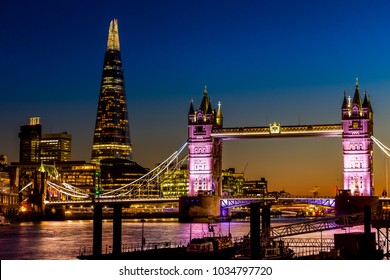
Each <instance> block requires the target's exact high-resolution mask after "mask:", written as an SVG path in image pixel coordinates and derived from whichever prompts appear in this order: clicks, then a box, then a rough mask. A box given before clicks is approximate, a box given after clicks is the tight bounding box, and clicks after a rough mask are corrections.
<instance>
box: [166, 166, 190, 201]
mask: <svg viewBox="0 0 390 280" xmlns="http://www.w3.org/2000/svg"><path fill="white" fill-rule="evenodd" d="M168 173H169V172H168V171H167V172H166V174H165V175H168ZM161 191H162V194H163V197H180V196H183V195H187V194H188V166H187V165H183V166H182V167H181V168H180V169H178V170H176V171H175V172H173V174H172V175H170V176H168V177H167V178H166V179H165V180H164V181H163V182H161Z"/></svg>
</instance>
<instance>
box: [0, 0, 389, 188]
mask: <svg viewBox="0 0 390 280" xmlns="http://www.w3.org/2000/svg"><path fill="white" fill-rule="evenodd" d="M80 2H81V3H80ZM389 12H390V4H388V3H387V1H309V0H308V1H299V0H295V1H229V0H224V1H203V0H198V1H183V0H181V1H148V0H143V1H131V0H128V1H77V0H67V1H39V0H37V1H27V0H4V1H2V2H1V4H0V27H1V30H2V36H1V37H0V46H1V66H2V67H1V68H0V82H1V90H0V91H1V103H0V104H1V110H0V118H1V122H0V131H1V137H0V154H7V155H9V157H10V160H11V161H12V162H15V161H18V160H19V139H18V132H19V129H20V126H21V125H24V124H26V123H27V122H28V119H29V117H31V116H40V117H41V121H42V124H43V132H44V133H50V132H53V133H55V132H63V131H67V132H68V133H70V134H72V137H73V138H72V142H73V143H72V158H73V160H85V161H89V160H90V156H91V149H92V147H91V146H92V140H93V130H94V126H95V118H96V110H97V101H98V96H99V88H100V82H101V74H102V66H103V58H104V52H105V48H106V42H107V33H108V27H109V23H110V20H111V19H113V18H117V19H118V24H119V37H120V43H121V53H122V62H123V65H124V74H125V84H126V94H127V103H128V110H129V121H130V133H131V140H132V144H133V148H134V154H133V158H134V160H135V161H137V162H138V163H139V164H141V165H143V166H144V167H149V168H150V167H153V166H154V165H155V163H157V162H161V161H163V160H164V159H165V158H167V157H168V156H169V155H170V154H171V153H173V152H174V151H175V150H176V149H177V148H178V147H179V146H180V145H181V144H182V143H184V142H185V141H186V139H187V113H188V109H189V104H190V100H191V99H194V105H195V106H196V108H198V107H199V105H200V101H201V98H202V96H203V88H204V86H205V85H207V87H208V92H209V96H210V98H211V102H212V105H213V107H216V106H217V103H218V101H220V102H221V103H222V110H223V111H222V112H223V115H224V126H225V127H241V126H264V125H268V124H269V123H271V122H273V121H276V122H278V123H281V124H282V125H292V124H328V123H329V124H333V123H340V122H341V110H340V108H341V105H342V100H343V92H344V90H346V91H347V94H348V95H353V92H354V88H355V78H356V77H359V86H360V89H361V91H362V93H363V91H364V90H365V89H366V90H367V93H368V94H369V95H370V96H371V101H372V106H373V110H374V123H375V128H374V134H375V136H376V137H377V138H378V139H379V140H380V141H382V142H383V143H384V144H385V145H388V146H390V131H389V127H390V124H389V121H388V120H389V119H390V110H389V109H388V106H389V105H390V93H389V92H390V67H389V66H390V17H389ZM223 158H224V164H223V167H224V168H228V167H235V168H236V171H239V172H241V171H244V170H245V177H247V178H248V179H260V178H261V177H265V178H266V179H267V180H268V183H269V189H270V190H282V189H285V190H286V191H288V192H291V193H295V194H306V195H307V194H310V192H311V191H312V190H313V188H314V187H315V186H318V187H319V193H320V195H321V194H323V195H327V194H332V191H333V188H334V186H335V185H338V186H339V187H342V178H343V177H342V176H343V175H342V150H341V139H340V138H318V139H294V140H292V139H276V140H275V139H265V140H245V141H231V142H228V141H227V142H225V143H224V152H223ZM385 166H386V164H385V156H384V155H383V153H382V152H381V151H380V150H379V149H377V148H375V150H374V172H375V189H376V191H377V194H378V192H379V193H381V191H382V190H383V187H384V186H385V185H386V182H385ZM388 167H389V168H390V164H388Z"/></svg>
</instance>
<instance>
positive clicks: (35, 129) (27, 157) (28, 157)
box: [19, 117, 42, 163]
mask: <svg viewBox="0 0 390 280" xmlns="http://www.w3.org/2000/svg"><path fill="white" fill-rule="evenodd" d="M41 136H42V125H41V123H40V117H31V118H30V121H29V123H28V124H26V125H22V126H21V127H20V132H19V139H20V148H19V161H20V162H26V163H27V162H39V161H40V152H41V150H40V143H41Z"/></svg>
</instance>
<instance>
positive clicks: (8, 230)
mask: <svg viewBox="0 0 390 280" xmlns="http://www.w3.org/2000/svg"><path fill="white" fill-rule="evenodd" d="M284 223H285V222H284ZM282 224H283V223H280V222H279V223H276V224H275V223H273V225H274V226H277V225H282ZM249 228H250V224H249V223H248V222H231V223H230V225H229V223H228V222H226V223H219V224H216V227H215V234H221V235H228V234H229V229H230V232H231V234H232V236H233V237H241V236H244V235H247V234H248V233H249ZM92 230H93V223H92V221H91V220H87V221H82V220H80V221H45V222H40V223H32V222H31V223H21V224H17V225H11V226H6V227H0V248H1V249H0V259H2V260H4V259H30V260H46V259H51V260H63V259H76V256H77V255H78V254H79V251H80V248H82V247H88V248H91V247H92ZM349 231H351V232H352V231H362V228H361V227H355V228H353V229H349ZM334 233H344V230H341V229H340V230H331V231H324V232H323V233H322V237H323V238H333V235H334ZM205 234H208V226H207V224H206V223H178V222H177V220H176V219H146V221H145V223H144V238H145V242H146V244H148V243H159V242H175V243H176V244H187V243H188V241H189V240H190V235H192V238H195V237H201V236H204V235H205ZM299 237H318V238H319V237H320V233H319V232H318V233H312V234H305V235H300V236H299ZM141 240H142V225H141V222H140V220H123V223H122V243H123V244H124V245H125V246H128V247H131V246H137V245H138V248H140V247H141V246H140V245H141ZM110 246H112V221H111V220H104V221H103V251H104V250H105V248H107V250H109V249H110Z"/></svg>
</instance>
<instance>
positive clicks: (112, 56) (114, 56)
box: [91, 19, 132, 163]
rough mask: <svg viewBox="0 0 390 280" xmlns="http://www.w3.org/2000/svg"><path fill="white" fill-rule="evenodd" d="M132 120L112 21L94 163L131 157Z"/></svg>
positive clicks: (117, 38) (93, 149)
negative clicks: (128, 109) (128, 112)
mask: <svg viewBox="0 0 390 280" xmlns="http://www.w3.org/2000/svg"><path fill="white" fill-rule="evenodd" d="M131 152H132V146H131V141H130V128H129V119H128V115H127V102H126V93H125V83H124V75H123V70H122V59H121V53H120V50H119V35H118V22H117V20H116V19H114V20H112V21H111V23H110V29H109V32H108V43H107V50H106V53H105V56H104V65H103V74H102V81H101V86H100V95H99V102H98V110H97V114H96V124H95V133H94V138H93V146H92V157H91V162H93V163H99V162H100V161H101V160H102V159H112V158H120V159H131Z"/></svg>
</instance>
